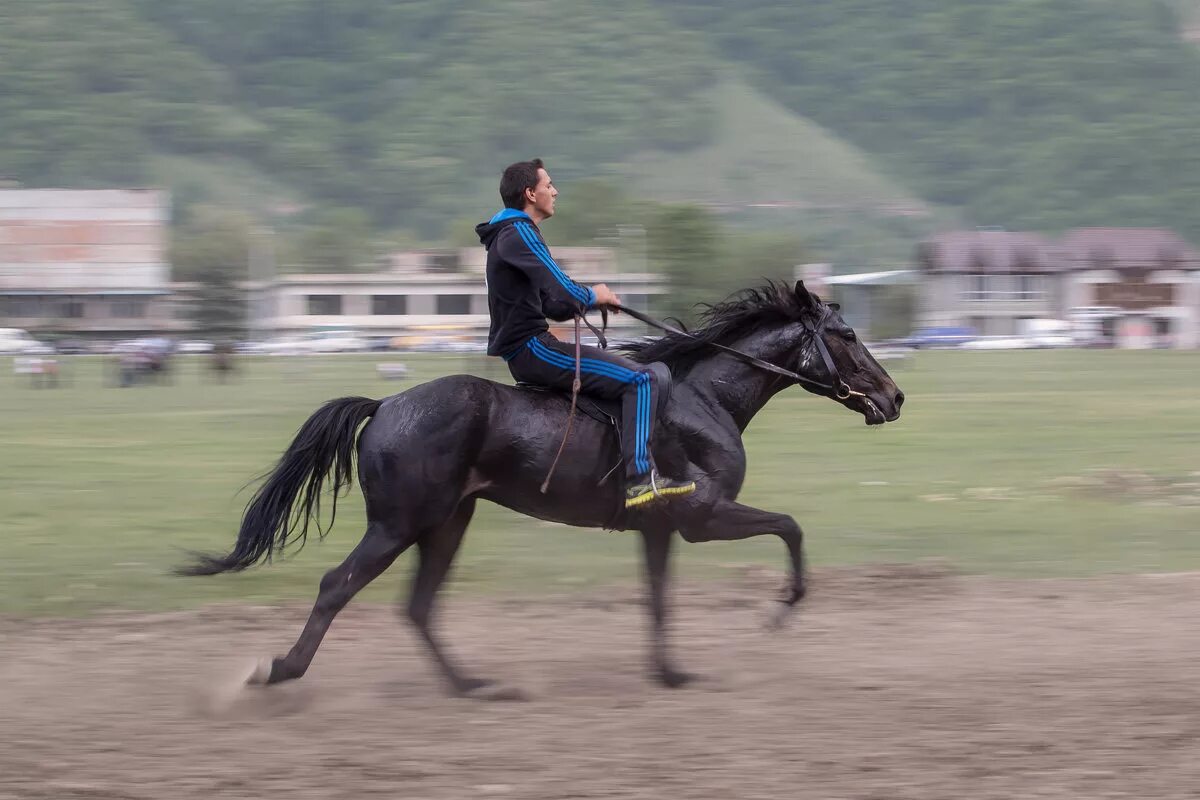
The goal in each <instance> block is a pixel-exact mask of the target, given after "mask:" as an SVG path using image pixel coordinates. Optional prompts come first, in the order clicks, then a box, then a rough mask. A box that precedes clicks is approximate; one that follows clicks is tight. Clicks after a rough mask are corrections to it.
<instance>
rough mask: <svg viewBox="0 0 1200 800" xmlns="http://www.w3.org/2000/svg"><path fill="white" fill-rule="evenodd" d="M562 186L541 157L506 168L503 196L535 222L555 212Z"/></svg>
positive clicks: (501, 180)
mask: <svg viewBox="0 0 1200 800" xmlns="http://www.w3.org/2000/svg"><path fill="white" fill-rule="evenodd" d="M557 196H558V189H556V188H554V182H553V181H552V180H550V175H549V173H547V172H546V168H545V166H543V164H542V160H541V159H540V158H535V159H533V160H531V161H518V162H517V163H515V164H509V165H508V166H507V167H505V168H504V175H503V176H502V177H501V178H500V199H501V200H503V201H504V207H505V208H515V209H517V210H518V211H524V212H525V213H526V214H528V215H529V216H530V218H531V219H532V220H533V221H534V222H535V223H537V222H541V221H542V220H544V219H547V218H549V217H552V216H554V198H555V197H557Z"/></svg>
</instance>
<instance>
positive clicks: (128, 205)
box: [0, 189, 177, 336]
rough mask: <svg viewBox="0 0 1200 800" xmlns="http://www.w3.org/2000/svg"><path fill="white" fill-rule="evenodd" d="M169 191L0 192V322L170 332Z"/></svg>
mask: <svg viewBox="0 0 1200 800" xmlns="http://www.w3.org/2000/svg"><path fill="white" fill-rule="evenodd" d="M169 205H170V201H169V197H168V195H167V194H166V193H165V192H161V191H157V190H129V189H102V190H66V189H0V325H6V326H11V327H17V328H25V329H28V330H32V331H38V330H55V331H60V332H78V333H81V334H89V335H94V334H101V335H111V336H125V335H131V334H143V333H152V332H153V333H158V332H163V331H167V330H170V329H171V328H172V327H174V326H176V325H177V323H176V322H175V321H174V320H173V319H172V318H171V311H170V302H169V295H170V293H171V290H170V287H169V280H170V270H169V267H168V265H167V260H166V239H167V221H168V214H169Z"/></svg>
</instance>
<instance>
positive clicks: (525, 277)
mask: <svg viewBox="0 0 1200 800" xmlns="http://www.w3.org/2000/svg"><path fill="white" fill-rule="evenodd" d="M475 233H477V234H479V241H480V242H482V243H483V246H484V247H486V248H487V273H486V274H487V289H488V311H489V312H490V313H491V315H492V327H491V330H490V331H489V332H488V350H487V351H488V355H491V356H500V357H501V358H503V359H504V360H506V361H507V360H508V359H510V358H512V357H513V356H514V355H516V353H517V351H519V350H520V349H521V348H522V347H524V346H525V343H526V342H528V341H529V340H530V339H532V338H533V337H534V336H537V335H539V334H542V333H545V332H546V331H548V330H550V326H549V325H548V324H547V323H546V319H547V318H550V319H552V320H554V321H555V322H565V321H566V320H569V319H571V317H573V316H574V315H575V314H579V313H582V312H584V311H586V310H587V309H589V308H592V307H593V306H594V305H595V303H596V293H595V292H593V291H592V290H591V289H590V288H588V287H586V286H580V285H579V284H578V283H576V282H575V281H573V280H571V279H570V278H569V277H567V274H566V273H565V272H563V271H562V268H561V267H560V266H558V264H555V263H554V259H553V258H551V256H550V248H548V247H547V246H546V242H545V241H543V240H542V233H541V231H539V230H538V227H537V225H534V224H533V220H531V219H530V218H529V215H528V214H526V213H525V212H524V211H518V210H516V209H515V208H506V209H504V210H503V211H501V212H500V213H499V214H497V215H496V216H494V217H492V218H491V219H490V220H489V221H487V222H481V223H479V224H478V225H476V226H475Z"/></svg>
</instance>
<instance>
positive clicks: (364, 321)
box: [251, 247, 668, 336]
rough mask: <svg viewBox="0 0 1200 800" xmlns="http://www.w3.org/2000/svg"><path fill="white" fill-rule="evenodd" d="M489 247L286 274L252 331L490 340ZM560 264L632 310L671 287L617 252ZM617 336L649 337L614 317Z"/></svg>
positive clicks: (273, 285)
mask: <svg viewBox="0 0 1200 800" xmlns="http://www.w3.org/2000/svg"><path fill="white" fill-rule="evenodd" d="M486 255H487V254H486V252H485V251H484V249H483V248H482V247H470V248H462V249H457V250H417V251H407V252H403V253H396V254H394V255H393V256H392V258H391V263H392V268H391V269H390V270H388V271H385V272H374V273H331V274H294V275H281V276H279V277H278V278H276V279H275V280H274V281H272V282H270V283H269V284H266V285H260V286H259V287H258V288H257V289H256V290H255V292H256V294H257V297H258V299H257V301H256V302H255V303H254V305H253V307H254V308H256V309H257V311H256V312H255V314H254V316H256V317H257V319H255V320H252V324H251V328H252V329H253V330H255V331H258V332H259V333H260V334H261V335H281V334H283V335H289V334H296V333H301V332H305V331H311V330H317V329H333V328H345V329H352V330H356V331H359V332H361V333H364V334H367V335H386V336H396V335H399V334H405V333H415V332H420V331H422V330H426V331H429V330H440V331H446V332H450V331H456V332H458V333H461V334H464V335H470V336H482V335H485V334H486V333H487V329H488V323H489V316H488V304H487V286H486V284H485V282H484V266H485V263H486ZM554 257H555V260H556V261H557V262H558V264H559V265H560V266H561V267H562V268H563V269H564V270H565V271H566V272H567V273H568V274H570V275H571V277H572V278H574V279H575V280H576V281H579V282H580V283H584V284H589V285H590V284H595V283H607V284H608V285H609V286H610V287H612V288H613V290H614V291H616V292H617V294H618V295H620V296H621V299H622V301H623V302H625V303H627V304H628V305H629V306H630V307H633V308H639V309H645V308H647V306H648V303H650V302H651V298H653V297H655V296H659V295H663V294H666V293H667V291H668V287H667V283H666V280H665V279H664V278H663V277H661V276H659V275H656V274H651V273H629V272H621V271H620V270H619V269H618V264H617V259H616V254H615V251H614V250H611V249H609V248H605V247H556V248H555V249H554ZM609 326H610V328H612V329H613V330H614V333H615V335H618V336H619V335H621V334H622V333H625V334H627V335H633V334H638V333H641V332H642V326H641V325H640V323H636V322H634V321H633V320H632V319H629V318H628V317H622V316H620V315H614V316H610V318H609Z"/></svg>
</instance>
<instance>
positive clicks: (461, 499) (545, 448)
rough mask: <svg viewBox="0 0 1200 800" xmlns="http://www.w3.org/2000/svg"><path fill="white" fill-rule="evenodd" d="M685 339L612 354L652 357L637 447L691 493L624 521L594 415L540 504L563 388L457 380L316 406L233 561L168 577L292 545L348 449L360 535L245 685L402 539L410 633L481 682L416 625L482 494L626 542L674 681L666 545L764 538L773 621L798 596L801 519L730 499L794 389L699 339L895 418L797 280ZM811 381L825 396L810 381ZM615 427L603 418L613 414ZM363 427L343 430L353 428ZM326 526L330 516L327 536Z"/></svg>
mask: <svg viewBox="0 0 1200 800" xmlns="http://www.w3.org/2000/svg"><path fill="white" fill-rule="evenodd" d="M704 321H705V324H704V326H703V327H702V328H700V329H698V330H696V331H695V332H693V333H691V334H690V335H684V334H681V333H674V334H668V335H666V336H664V337H662V338H658V339H651V340H645V341H642V342H640V343H636V344H632V345H627V346H626V349H627V351H628V352H629V354H630V356H631V357H632V358H634V359H636V360H637V361H639V362H643V363H652V362H662V363H664V364H666V365H667V366H668V367H669V368H670V369H671V372H672V374H673V378H672V386H671V392H670V398H669V399H668V400H666V402H664V404H663V405H664V408H663V409H662V411H661V412H660V416H659V420H660V421H659V423H658V425H657V427H656V428H655V432H654V440H653V442H652V449H653V452H654V456H655V460H656V461H657V463H658V465H659V467H660V468H661V469H662V470H663V472H664V473H666V474H669V475H673V476H677V477H679V478H685V477H686V478H692V479H695V481H696V483H697V486H698V487H699V488H698V490H697V491H696V492H695V493H694V494H692V495H690V496H688V497H686V498H681V499H678V500H673V501H671V502H668V503H662V504H654V505H652V506H651V507H650V508H649V509H647V510H644V511H642V510H634V511H631V512H625V511H624V510H623V503H622V496H621V489H620V486H619V483H620V482H619V480H611V479H610V480H606V479H605V478H606V474H607V473H608V472H610V471H611V470H612V468H613V467H614V466H615V465H617V464H619V463H620V459H621V454H620V452H619V440H618V437H617V435H616V432H615V431H614V430H613V429H612V427H611V426H610V425H608V424H607V423H606V422H603V421H601V420H603V419H604V415H603V414H596V415H595V416H586V415H579V416H578V417H577V419H576V421H575V423H574V429H573V431H572V433H571V436H570V440H569V441H568V443H567V445H566V450H565V451H564V453H563V457H562V460H561V462H560V463H559V466H558V469H557V471H556V472H555V474H554V477H553V480H552V481H551V483H550V487H549V490H548V491H547V492H546V493H544V494H543V493H542V492H541V491H539V486H540V484H541V483H542V480H543V478H544V477H545V475H546V473H547V469H548V468H549V466H550V462H551V460H552V459H553V458H554V454H555V452H556V451H557V449H558V445H559V442H560V441H561V439H562V436H563V430H564V428H565V427H566V424H567V413H568V408H569V399H568V398H567V397H566V396H565V395H561V394H556V393H549V392H544V391H530V390H527V389H522V388H519V387H512V386H505V385H502V384H498V383H494V382H492V381H488V380H483V379H481V378H475V377H471V376H467V375H454V376H449V377H445V378H439V379H437V380H434V381H430V382H429V383H425V384H422V385H420V386H416V387H414V388H412V389H410V390H408V391H406V392H403V393H402V394H397V395H393V396H391V397H388V398H386V399H384V400H371V399H368V398H365V397H344V398H341V399H338V400H332V401H330V402H328V403H326V404H325V405H324V406H322V407H321V408H320V409H319V410H318V411H317V412H316V413H314V414H313V415H312V416H311V417H310V418H309V419H308V421H307V422H305V423H304V425H303V426H302V427H301V429H300V431H299V433H298V434H297V436H296V438H295V440H294V441H293V442H292V444H291V446H290V447H289V448H288V450H287V452H286V453H284V455H283V457H282V458H281V459H280V461H279V464H278V465H277V466H276V467H275V470H274V471H273V472H272V473H270V475H269V477H267V479H266V481H265V483H264V484H263V485H262V486H261V487H260V488H259V490H258V491H257V493H256V494H255V496H254V497H253V499H252V500H251V501H250V503H249V505H247V507H246V512H245V515H244V517H243V519H242V525H241V529H240V531H239V532H238V538H237V543H236V545H235V546H234V549H233V552H231V553H230V554H229V555H227V556H222V557H213V556H201V557H199V558H198V560H197V561H196V562H195V563H193V564H191V565H189V566H187V567H185V568H183V569H182V570H181V571H182V572H183V573H185V574H192V575H210V574H215V573H219V572H226V571H231V570H241V569H245V568H246V567H249V566H251V565H253V564H255V563H257V562H259V561H261V560H264V559H270V558H271V556H272V555H273V554H275V553H280V552H282V551H283V550H284V548H285V546H286V545H288V544H289V542H291V541H295V540H299V543H300V544H301V545H302V544H303V541H304V539H305V537H306V535H307V532H308V525H309V522H310V521H311V520H313V519H316V520H317V523H316V525H317V529H318V532H319V533H320V535H321V536H322V537H323V536H324V535H325V533H326V532H327V531H328V528H322V527H321V524H320V521H319V520H320V498H321V493H322V489H323V488H324V485H325V482H326V481H327V479H328V478H330V477H331V478H332V481H333V487H332V488H333V495H334V501H335V508H334V511H335V512H336V498H337V492H338V490H339V489H342V488H343V487H346V486H348V485H349V484H350V482H351V469H352V464H353V460H354V455H355V451H356V449H357V454H358V480H359V485H360V486H361V487H362V492H363V495H364V496H365V498H366V503H367V520H368V523H367V531H366V535H365V536H363V539H362V541H361V542H359V544H358V546H357V547H355V549H354V550H353V552H351V553H350V555H349V556H348V557H347V558H346V560H345V561H343V562H342V564H341V565H339V566H338V567H335V568H334V569H332V570H330V571H329V572H328V573H326V574H325V576H324V578H322V580H321V586H320V593H319V595H318V596H317V602H316V605H315V606H314V608H313V610H312V613H311V615H310V616H309V619H308V623H307V624H306V625H305V626H304V631H303V632H302V633H301V634H300V638H299V639H298V640H297V642H296V644H295V645H294V646H293V647H292V649H291V651H290V652H288V654H287V655H286V656H284V657H283V658H276V659H274V660H273V661H266V660H264V661H263V662H261V663H260V664H259V667H258V668H257V670H256V671H255V673H254V675H252V676H251V678H250V682H251V683H278V682H280V681H286V680H290V679H292V678H298V677H300V676H301V675H303V674H304V672H305V671H306V670H307V669H308V666H309V664H310V663H311V661H312V659H313V656H314V655H315V654H316V651H317V648H318V647H319V646H320V644H321V639H322V638H323V637H324V635H325V632H326V630H327V629H328V628H329V625H330V623H331V622H332V621H333V618H334V617H335V616H336V615H337V613H338V612H339V611H340V610H341V609H342V608H343V607H344V606H345V605H346V604H347V603H348V602H349V601H350V599H351V598H352V597H354V595H355V593H357V592H358V591H359V590H360V589H362V588H363V587H364V586H366V585H367V584H368V583H370V582H371V581H372V580H374V579H375V578H376V577H378V576H379V575H380V574H381V573H382V572H383V571H384V570H386V569H387V568H388V567H389V566H390V565H391V564H392V562H394V561H395V560H396V557H397V556H399V555H400V554H401V553H403V552H404V551H405V550H407V549H408V548H409V547H411V546H412V545H414V544H415V545H416V546H417V548H418V551H419V560H418V564H417V568H416V574H415V577H414V579H413V581H412V586H411V595H410V597H409V601H408V616H409V619H411V620H412V622H413V624H414V625H415V626H416V627H417V630H418V631H419V632H420V634H421V636H422V638H423V639H424V641H425V643H426V644H427V645H428V647H429V651H430V653H431V654H432V655H433V657H434V659H436V661H437V663H438V666H439V667H440V668H441V671H442V674H443V675H445V677H446V678H447V679H448V680H449V682H450V685H451V687H452V689H453V690H454V691H455V692H456V693H460V694H466V693H470V692H472V691H474V690H477V689H481V688H483V687H485V686H488V685H489V683H490V682H488V681H484V680H480V679H477V678H472V677H467V676H465V675H464V674H463V673H462V672H461V671H460V670H459V669H458V668H457V667H455V666H454V665H453V664H452V663H451V662H450V661H449V659H448V658H447V657H446V655H445V653H444V652H443V650H442V647H441V645H440V644H439V643H438V641H437V639H436V638H435V637H434V635H433V632H432V630H431V626H430V616H431V612H432V611H433V604H434V598H435V596H436V594H437V591H438V589H439V587H441V585H442V582H443V581H444V580H445V578H446V574H447V572H448V571H449V569H450V565H451V562H452V561H453V560H454V556H455V553H456V552H457V551H458V548H459V544H460V543H461V542H462V538H463V534H464V532H465V531H466V529H467V524H468V523H469V522H470V521H471V515H472V513H473V512H474V510H475V502H476V500H478V499H480V498H482V499H485V500H491V501H492V502H494V503H498V504H500V505H503V506H507V507H508V508H511V509H514V510H516V511H519V512H522V513H524V514H528V515H530V516H533V517H537V518H539V519H545V520H553V521H555V522H561V523H566V524H568V525H575V526H579V527H585V528H597V527H606V528H611V529H617V530H627V529H637V530H638V531H640V532H641V535H642V541H643V545H644V551H645V558H646V575H647V578H648V581H649V590H650V609H651V613H652V616H653V622H654V626H653V670H654V674H655V676H656V677H657V678H658V680H660V681H661V682H662V683H664V684H666V685H667V686H680V685H682V684H684V683H686V682H687V681H688V680H689V678H690V676H689V675H688V674H687V673H684V672H682V671H680V670H678V669H676V668H675V666H673V664H672V661H671V659H670V657H669V655H668V653H667V645H666V636H665V617H666V608H665V602H664V593H665V589H666V582H667V561H668V558H669V555H670V550H671V540H672V537H673V536H674V533H675V532H676V531H678V532H679V533H680V534H681V535H682V536H683V538H684V539H685V540H687V541H689V542H705V541H712V540H718V539H719V540H733V539H745V538H748V537H751V536H758V535H760V534H774V535H776V536H779V537H780V538H781V539H783V541H784V543H785V544H786V545H787V549H788V554H789V556H790V566H791V577H790V581H789V586H788V587H787V591H786V594H785V596H784V598H783V602H784V604H785V605H784V607H783V609H782V610H786V608H789V607H791V606H793V605H794V604H795V603H796V602H797V601H798V600H800V598H801V597H803V596H804V591H805V569H804V554H803V546H802V541H801V536H802V534H801V531H800V526H799V525H797V524H796V521H795V520H793V519H792V518H791V517H789V516H788V515H786V514H777V513H774V512H771V511H763V510H760V509H757V508H752V507H750V506H746V505H742V504H740V503H738V502H737V501H736V498H737V495H738V492H739V490H740V489H741V487H742V481H743V479H744V478H745V475H746V454H745V449H744V448H743V445H742V438H741V434H742V431H744V430H745V428H746V426H747V425H748V424H749V423H750V420H751V419H752V418H753V417H754V415H755V414H756V413H757V412H758V411H759V409H761V408H762V407H763V406H764V405H766V403H767V401H768V400H770V399H771V397H772V396H774V395H775V394H776V393H777V392H779V391H781V390H783V389H785V388H787V387H788V386H790V385H793V384H794V383H796V381H795V380H793V379H789V378H787V377H784V376H782V375H780V374H778V373H776V372H771V371H767V370H766V369H763V368H761V366H755V365H753V364H750V363H746V361H745V360H743V359H739V358H737V357H735V356H732V355H730V354H728V353H726V352H722V351H721V350H719V349H717V348H716V347H714V346H712V345H725V346H729V347H736V348H738V349H740V350H741V351H742V352H744V353H746V354H748V355H750V356H754V357H756V358H758V359H761V360H762V361H765V362H770V364H772V365H775V366H776V367H783V368H784V369H785V370H790V371H794V372H795V373H799V375H800V376H804V378H805V379H806V380H807V381H809V382H811V385H805V384H801V385H804V386H805V388H806V389H808V390H809V391H811V392H813V393H815V394H824V395H826V396H828V397H830V398H831V399H834V400H836V401H838V402H840V403H841V404H842V405H844V406H846V407H847V408H849V409H850V410H852V411H857V412H858V413H861V414H862V415H863V417H865V419H866V423H867V424H868V425H878V424H881V423H883V422H890V421H892V420H895V419H896V418H897V417H899V416H900V405H901V403H903V401H904V395H903V394H902V393H901V392H900V391H899V390H898V389H897V388H896V384H895V383H894V382H893V381H892V379H891V378H890V377H889V376H888V374H887V372H885V371H884V369H883V368H882V367H881V366H880V365H879V364H878V362H876V361H875V359H874V358H872V357H871V355H870V353H868V352H867V350H866V348H865V347H863V345H862V343H861V342H859V341H858V340H857V338H856V337H855V334H854V331H853V330H851V328H850V327H849V326H847V325H846V323H845V322H844V321H843V320H842V318H841V316H840V315H839V313H838V309H837V306H836V305H826V304H824V303H822V302H821V301H820V299H819V298H818V297H816V296H815V295H813V294H810V293H809V292H808V291H807V290H806V289H805V288H804V285H803V284H802V283H797V284H796V286H795V288H794V289H792V288H790V287H787V286H779V285H775V284H768V285H767V286H765V287H764V288H762V289H756V290H746V291H743V292H741V293H739V294H737V295H735V296H734V297H733V298H731V299H730V300H728V301H726V302H724V303H720V304H718V305H715V306H712V307H710V308H709V309H708V311H707V312H706V315H705V320H704ZM820 386H823V387H824V388H819V387H820ZM613 416H614V417H615V418H616V419H620V414H619V413H614V414H613ZM368 418H370V420H371V421H370V423H369V424H367V425H366V426H365V427H363V429H362V432H361V433H360V434H359V435H358V438H357V446H356V440H355V431H357V430H358V427H359V425H360V424H362V422H363V421H364V420H366V419H368ZM332 524H333V522H332V520H331V521H330V526H332Z"/></svg>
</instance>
